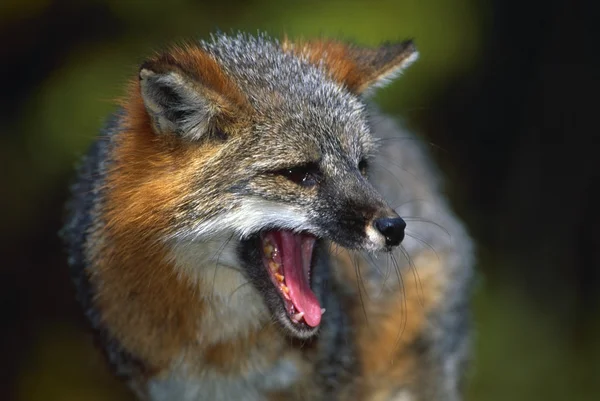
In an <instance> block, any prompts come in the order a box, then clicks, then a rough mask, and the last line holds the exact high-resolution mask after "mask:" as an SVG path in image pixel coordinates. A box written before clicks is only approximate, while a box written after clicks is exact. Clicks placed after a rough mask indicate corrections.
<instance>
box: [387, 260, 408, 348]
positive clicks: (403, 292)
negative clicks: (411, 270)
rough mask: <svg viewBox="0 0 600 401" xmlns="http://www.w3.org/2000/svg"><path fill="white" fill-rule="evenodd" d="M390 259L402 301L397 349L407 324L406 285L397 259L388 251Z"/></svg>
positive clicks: (396, 342)
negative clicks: (400, 327) (400, 326)
mask: <svg viewBox="0 0 600 401" xmlns="http://www.w3.org/2000/svg"><path fill="white" fill-rule="evenodd" d="M390 259H391V260H392V264H393V265H394V270H395V271H396V276H397V279H398V285H399V287H400V289H401V297H402V303H401V304H400V313H402V329H401V330H400V331H399V332H398V337H397V338H396V341H395V346H394V348H395V349H397V348H399V347H400V339H401V338H402V335H403V334H404V331H405V330H406V325H407V324H408V305H407V302H406V287H405V286H404V278H403V277H402V272H401V271H400V266H399V265H398V261H397V260H396V258H395V257H394V254H393V253H390Z"/></svg>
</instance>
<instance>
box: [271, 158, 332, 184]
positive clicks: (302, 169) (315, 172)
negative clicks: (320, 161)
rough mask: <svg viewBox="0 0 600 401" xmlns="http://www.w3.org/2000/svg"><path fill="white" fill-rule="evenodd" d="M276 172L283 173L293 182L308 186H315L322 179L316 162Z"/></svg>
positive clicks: (282, 174)
mask: <svg viewBox="0 0 600 401" xmlns="http://www.w3.org/2000/svg"><path fill="white" fill-rule="evenodd" d="M275 174H278V175H281V176H283V177H285V178H287V179H288V180H290V181H292V182H293V183H296V184H298V185H301V186H303V187H307V188H308V187H314V186H315V185H317V184H318V183H319V182H320V181H321V171H320V170H319V166H318V165H317V164H316V163H308V164H305V165H302V166H296V167H289V168H284V169H281V170H278V171H276V172H275Z"/></svg>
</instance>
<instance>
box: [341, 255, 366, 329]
mask: <svg viewBox="0 0 600 401" xmlns="http://www.w3.org/2000/svg"><path fill="white" fill-rule="evenodd" d="M346 252H348V257H350V259H351V260H352V264H353V265H354V274H355V275H356V284H357V287H358V297H359V298H360V305H361V307H362V310H363V314H364V316H365V322H366V323H367V326H369V318H368V317H367V308H366V306H365V302H364V299H363V294H362V290H361V285H360V283H361V279H360V272H359V271H358V265H357V260H356V259H355V258H354V257H353V255H351V254H350V251H349V250H346Z"/></svg>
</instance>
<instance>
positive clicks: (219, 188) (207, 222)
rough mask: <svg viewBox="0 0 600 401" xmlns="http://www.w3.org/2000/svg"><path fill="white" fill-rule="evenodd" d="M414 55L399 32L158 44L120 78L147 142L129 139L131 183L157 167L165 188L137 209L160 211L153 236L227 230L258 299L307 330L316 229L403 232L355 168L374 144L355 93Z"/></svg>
mask: <svg viewBox="0 0 600 401" xmlns="http://www.w3.org/2000/svg"><path fill="white" fill-rule="evenodd" d="M416 58H417V52H416V50H415V48H414V46H413V44H412V42H410V41H406V42H402V43H399V44H391V45H385V46H382V47H379V48H361V47H356V46H353V45H349V44H345V43H341V42H335V41H315V42H297V43H293V42H289V41H287V40H286V41H283V42H277V41H274V40H271V39H269V38H267V37H265V36H259V37H258V38H256V37H249V36H246V35H238V36H233V37H230V36H224V35H223V36H217V37H214V38H213V39H212V40H211V41H209V42H200V43H198V44H194V45H188V46H185V47H182V48H177V49H172V50H170V51H168V52H165V53H161V54H158V55H156V56H155V57H153V58H151V59H149V60H147V61H146V62H144V63H143V65H142V67H141V69H140V72H139V81H138V82H136V84H135V86H134V89H133V91H134V94H133V95H132V97H134V98H137V99H139V100H141V101H140V102H139V103H140V104H141V105H143V107H142V106H140V107H139V109H138V110H137V111H133V110H129V111H128V113H129V114H130V116H131V115H137V117H135V118H130V120H131V121H133V122H130V125H129V130H130V131H136V128H135V127H134V125H136V124H138V125H144V124H145V125H146V126H147V127H146V128H147V130H146V131H148V132H147V133H146V134H145V135H147V136H148V138H146V140H147V141H150V142H151V145H144V146H146V147H148V146H150V147H152V148H153V149H158V150H160V151H159V152H156V151H154V150H153V151H148V152H146V153H144V150H143V149H132V152H137V153H138V155H142V154H143V155H142V156H140V157H144V158H145V160H144V162H143V163H145V164H144V165H146V166H147V168H140V169H141V170H147V172H146V171H142V172H141V173H140V174H139V175H141V177H142V178H139V177H138V178H135V180H138V181H139V180H142V181H143V180H145V181H143V184H141V183H140V182H133V181H132V182H131V187H132V188H133V187H136V186H137V187H139V186H140V185H146V186H151V185H152V184H150V182H151V181H152V180H151V177H150V175H151V174H154V175H156V174H158V175H161V177H162V179H163V181H162V182H168V183H169V184H168V187H169V191H168V192H169V193H168V194H166V195H164V196H163V197H161V196H156V197H153V196H150V197H148V196H147V197H146V199H145V200H144V202H146V204H145V206H144V207H143V210H144V211H145V213H150V214H152V215H153V216H156V215H162V216H163V217H164V221H165V224H164V229H163V232H162V236H163V238H164V239H165V240H166V241H171V242H175V243H177V242H180V243H181V242H186V241H209V240H211V239H214V238H223V237H228V236H229V237H230V238H231V237H233V238H234V240H236V241H237V242H238V243H239V255H240V256H239V257H240V259H241V260H240V265H242V266H243V267H244V269H245V271H246V272H247V273H246V274H247V275H248V277H249V278H250V279H251V281H252V282H253V283H254V285H255V287H256V288H257V289H259V291H260V292H261V293H262V294H263V295H264V299H265V302H266V304H267V306H268V308H269V310H270V311H271V313H272V314H273V315H274V316H276V317H277V318H278V320H279V321H280V322H281V324H282V325H283V326H284V327H286V328H287V329H288V331H289V333H290V334H291V335H295V336H299V337H308V336H310V335H312V334H314V333H315V332H316V330H317V328H318V326H319V324H320V321H321V314H322V308H321V305H320V297H321V296H320V294H316V295H315V294H314V292H313V290H312V289H311V281H312V280H313V276H311V275H312V273H313V268H314V264H315V263H316V260H317V259H319V258H318V257H317V256H315V255H316V253H317V251H316V250H318V249H321V248H323V247H322V246H321V245H320V244H321V242H322V241H323V240H327V241H331V242H334V243H336V244H339V245H340V246H342V247H345V248H351V249H360V250H369V251H384V250H390V249H391V248H392V247H395V246H397V245H399V244H400V242H401V241H402V239H403V237H404V228H405V223H404V221H403V220H402V219H401V218H400V216H398V215H397V214H396V213H395V212H394V210H393V209H392V208H390V207H389V206H388V204H387V203H386V202H385V201H384V200H383V199H382V197H381V196H380V195H379V193H378V192H377V191H376V190H375V189H374V188H373V186H372V185H371V183H370V182H369V180H368V170H369V160H370V159H371V158H372V157H373V156H374V154H375V151H376V146H375V142H374V140H373V138H372V137H371V133H370V126H369V123H368V119H367V114H366V109H365V104H364V102H363V100H362V96H363V95H364V94H365V93H366V92H368V91H370V90H372V89H373V88H375V87H378V86H381V85H382V84H384V83H385V82H387V81H389V80H390V79H392V78H393V77H395V76H397V75H398V74H399V73H400V72H401V71H402V70H403V69H404V68H406V67H407V66H408V65H409V64H410V63H412V62H413V61H414V60H415V59H416ZM130 108H131V107H130ZM136 113H137V114H136ZM138 131H140V130H139V129H138ZM132 134H135V133H134V132H132ZM158 154H160V155H161V156H160V157H159V156H157V155H158ZM140 163H142V162H139V163H138V164H140ZM129 164H131V163H129ZM121 165H122V166H123V167H122V168H123V169H127V168H128V167H127V163H122V164H121ZM140 165H141V164H140ZM156 165H161V170H160V172H158V173H150V170H151V169H152V168H153V167H155V166H156ZM129 176H131V177H132V176H133V175H129ZM131 180H134V179H133V178H131ZM154 185H158V184H154ZM156 191H157V192H158V189H157V190H156ZM133 192H135V191H134V190H132V191H130V193H133ZM162 192H164V191H162ZM132 196H134V195H132ZM131 201H132V202H135V201H134V200H131ZM140 202H141V201H140ZM315 274H316V273H315Z"/></svg>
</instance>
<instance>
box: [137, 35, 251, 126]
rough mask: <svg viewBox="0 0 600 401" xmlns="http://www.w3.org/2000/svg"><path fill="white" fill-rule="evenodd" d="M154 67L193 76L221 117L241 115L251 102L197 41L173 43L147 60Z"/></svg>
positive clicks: (200, 89) (246, 111)
mask: <svg viewBox="0 0 600 401" xmlns="http://www.w3.org/2000/svg"><path fill="white" fill-rule="evenodd" d="M147 64H149V65H153V66H154V67H155V69H156V70H157V71H159V72H160V71H164V70H175V71H179V72H181V73H182V75H183V76H187V77H192V78H193V79H195V81H196V82H197V83H199V84H200V85H199V86H197V87H196V89H197V90H199V91H201V92H202V93H203V94H204V96H206V97H208V98H210V99H211V100H212V101H213V103H214V104H216V105H219V108H220V110H219V112H220V117H221V118H225V119H228V118H230V119H231V118H235V119H238V118H240V116H241V115H243V114H247V113H249V112H250V111H251V106H250V105H249V103H248V100H247V99H246V97H245V96H244V94H243V93H242V92H241V91H240V89H239V88H238V86H237V85H236V84H235V83H234V82H232V81H231V79H229V77H227V75H226V74H225V72H224V71H223V70H222V69H221V67H220V66H219V64H218V63H217V62H216V61H215V59H214V58H212V57H211V56H210V55H209V54H208V53H206V52H205V51H204V50H202V49H200V48H199V47H198V46H196V45H191V44H189V45H186V46H184V47H175V48H172V49H171V51H169V52H165V53H161V54H158V55H156V56H155V57H154V58H152V59H150V60H149V61H148V63H147Z"/></svg>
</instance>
